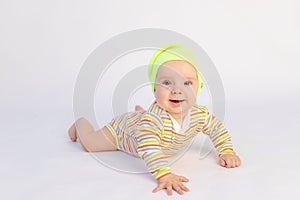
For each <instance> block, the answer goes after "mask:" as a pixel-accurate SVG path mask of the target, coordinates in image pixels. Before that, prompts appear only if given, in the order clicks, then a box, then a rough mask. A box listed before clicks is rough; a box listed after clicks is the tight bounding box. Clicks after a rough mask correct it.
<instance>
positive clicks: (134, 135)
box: [69, 45, 241, 195]
mask: <svg viewBox="0 0 300 200" xmlns="http://www.w3.org/2000/svg"><path fill="white" fill-rule="evenodd" d="M148 72H149V73H148V75H149V78H150V81H151V82H152V91H153V93H154V96H155V101H154V102H153V103H152V104H151V105H150V107H149V109H148V110H147V111H145V110H143V109H141V108H138V107H137V109H138V110H139V111H136V112H129V113H125V114H123V115H121V116H117V117H115V118H114V119H113V120H112V121H111V122H110V123H109V124H107V125H106V126H104V127H103V128H102V129H100V130H98V131H95V130H94V128H93V127H92V126H91V124H90V123H89V122H88V121H87V120H86V119H84V118H80V119H78V120H77V121H76V122H75V123H74V124H73V125H72V126H71V128H70V129H69V136H70V138H71V140H72V141H74V142H75V141H76V140H77V138H78V139H79V142H80V143H81V145H82V147H83V148H84V149H85V150H86V151H89V152H98V151H112V150H121V151H124V152H127V153H129V154H131V155H133V156H137V157H140V158H141V159H142V160H143V161H144V162H145V164H146V166H147V168H148V170H149V172H150V173H151V174H152V175H153V176H154V178H155V179H156V180H157V181H158V186H157V187H156V188H155V189H154V190H153V192H157V191H159V190H162V189H166V190H167V193H168V195H172V191H173V190H174V191H176V192H177V193H178V194H180V195H182V194H184V192H188V191H189V189H188V188H187V187H186V186H185V185H184V184H183V182H188V181H189V180H188V179H187V178H186V177H184V176H180V175H176V174H174V173H173V172H172V171H171V169H170V167H169V165H168V160H167V159H166V158H167V157H169V156H171V155H174V154H176V153H177V152H179V151H180V150H182V149H184V147H186V146H187V144H188V143H189V142H190V141H191V140H192V139H193V138H194V137H195V136H196V135H197V134H198V133H200V132H202V133H204V134H206V135H208V136H209V137H210V139H211V141H212V143H213V144H214V147H215V149H216V151H217V152H218V154H219V161H220V165H222V166H224V167H227V168H234V167H238V166H240V164H241V161H240V158H239V157H238V156H237V155H236V153H235V151H234V149H233V145H232V142H231V138H230V135H229V133H228V131H227V130H226V129H225V127H224V126H223V125H222V123H221V122H220V121H218V120H217V119H216V117H215V116H213V115H212V114H211V113H210V112H209V111H208V109H207V108H206V107H204V106H199V105H196V99H197V96H198V95H199V93H200V91H201V89H202V87H203V79H202V76H201V74H200V72H199V64H198V62H197V60H196V59H195V57H194V56H193V54H192V52H190V50H189V49H187V48H185V47H183V46H180V45H170V46H167V47H166V48H163V49H161V50H159V51H157V52H156V53H155V54H154V56H153V57H152V59H151V63H150V66H149V70H148Z"/></svg>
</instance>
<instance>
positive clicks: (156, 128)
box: [136, 113, 171, 180]
mask: <svg viewBox="0 0 300 200" xmlns="http://www.w3.org/2000/svg"><path fill="white" fill-rule="evenodd" d="M162 131H163V122H162V120H161V119H160V118H159V117H158V116H157V115H155V114H153V113H146V114H145V115H144V116H143V117H142V119H141V120H140V122H139V123H138V124H137V132H136V140H137V151H138V155H139V157H140V158H141V159H142V160H143V161H144V162H145V164H146V166H147V168H148V170H149V172H150V173H151V174H152V175H153V176H154V178H155V179H156V180H159V179H161V178H162V177H164V176H166V175H167V174H170V173H171V169H170V167H169V165H168V161H167V159H166V155H165V154H164V153H163V152H162V150H161V146H160V141H161V133H162Z"/></svg>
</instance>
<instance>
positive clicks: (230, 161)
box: [219, 154, 241, 168]
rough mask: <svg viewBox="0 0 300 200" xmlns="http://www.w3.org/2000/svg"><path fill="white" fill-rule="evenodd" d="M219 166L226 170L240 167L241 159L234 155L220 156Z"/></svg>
mask: <svg viewBox="0 0 300 200" xmlns="http://www.w3.org/2000/svg"><path fill="white" fill-rule="evenodd" d="M219 158H220V165H222V166H223V167H227V168H234V167H239V166H240V165H241V159H240V158H239V157H238V156H237V155H234V154H221V155H220V156H219Z"/></svg>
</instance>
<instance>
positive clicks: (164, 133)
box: [106, 101, 234, 180]
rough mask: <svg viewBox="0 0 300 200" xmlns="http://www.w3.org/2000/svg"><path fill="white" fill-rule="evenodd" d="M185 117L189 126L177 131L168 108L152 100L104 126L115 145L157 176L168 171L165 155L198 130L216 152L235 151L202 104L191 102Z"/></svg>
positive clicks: (176, 149)
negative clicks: (142, 107) (206, 137)
mask: <svg viewBox="0 0 300 200" xmlns="http://www.w3.org/2000/svg"><path fill="white" fill-rule="evenodd" d="M186 118H188V119H187V120H186ZM184 121H187V123H188V126H187V127H186V128H185V130H182V131H179V132H176V131H175V129H174V126H173V122H172V119H171V117H170V115H169V114H168V112H167V111H165V110H164V109H163V108H161V107H160V106H159V105H158V104H157V102H156V101H155V102H154V103H153V104H152V105H151V106H150V108H149V109H148V111H139V112H129V113H125V114H123V115H120V116H118V117H116V118H114V119H113V120H112V121H111V122H110V123H109V124H108V125H106V127H107V128H108V129H109V130H110V132H111V133H112V134H113V136H114V138H115V141H116V144H117V147H118V149H119V150H121V151H124V152H127V153H129V154H131V155H133V156H136V157H140V158H141V159H142V160H144V162H145V164H146V166H147V168H148V170H149V171H150V173H151V174H152V175H153V176H154V177H155V178H156V179H157V180H159V179H160V178H162V177H163V176H165V175H167V174H170V173H171V170H170V167H169V166H168V161H167V159H166V158H167V157H168V156H171V155H174V154H175V153H177V152H178V151H180V150H182V149H184V147H186V145H187V144H188V143H189V142H190V141H191V140H192V139H193V138H194V137H195V135H197V134H198V133H200V132H202V133H204V134H206V135H208V136H209V137H210V139H211V141H212V143H213V144H214V146H215V148H216V150H217V152H218V153H219V154H225V153H234V150H233V145H232V142H231V138H230V135H229V133H228V131H227V130H226V129H225V127H224V126H223V124H222V123H221V122H220V121H219V120H217V119H216V117H215V116H213V115H212V114H210V113H209V111H208V109H207V108H206V107H205V106H198V105H195V106H193V107H192V108H191V109H190V110H189V115H188V116H186V117H185V119H184Z"/></svg>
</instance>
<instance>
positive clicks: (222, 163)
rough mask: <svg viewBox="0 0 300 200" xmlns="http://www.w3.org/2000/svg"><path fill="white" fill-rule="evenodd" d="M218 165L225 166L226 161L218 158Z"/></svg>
mask: <svg viewBox="0 0 300 200" xmlns="http://www.w3.org/2000/svg"><path fill="white" fill-rule="evenodd" d="M220 165H221V166H223V167H225V166H226V162H225V160H224V159H223V158H220Z"/></svg>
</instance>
